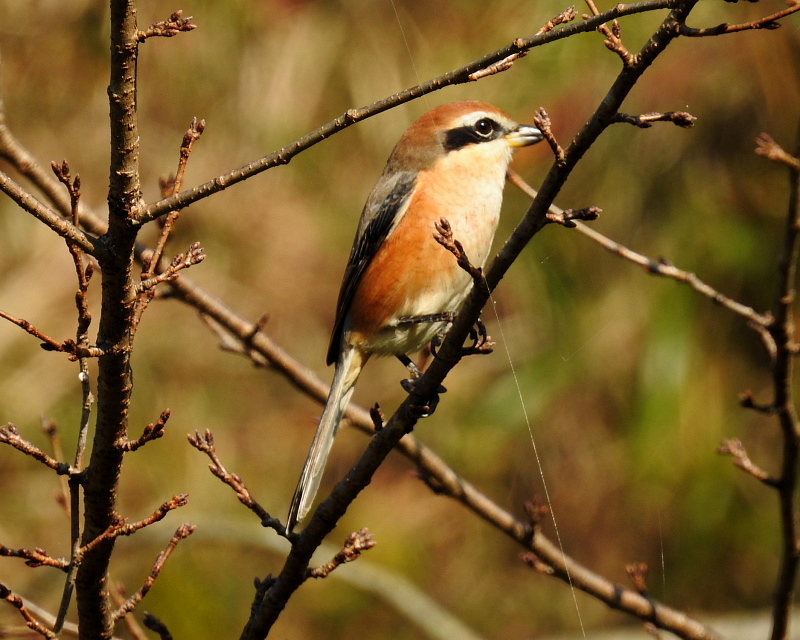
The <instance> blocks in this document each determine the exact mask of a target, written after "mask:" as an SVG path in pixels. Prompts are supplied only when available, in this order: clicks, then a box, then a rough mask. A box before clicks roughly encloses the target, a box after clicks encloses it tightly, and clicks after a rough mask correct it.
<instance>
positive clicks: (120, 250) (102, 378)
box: [75, 0, 142, 638]
mask: <svg viewBox="0 0 800 640" xmlns="http://www.w3.org/2000/svg"><path fill="white" fill-rule="evenodd" d="M110 7H111V11H110V37H111V59H110V79H109V85H108V101H109V128H110V139H111V156H110V162H109V188H108V197H107V201H108V228H107V231H106V233H105V235H104V236H103V243H104V246H105V247H107V252H106V253H103V254H101V255H98V257H97V258H98V262H99V263H100V267H101V269H102V274H103V286H102V298H101V313H100V322H99V328H98V335H97V344H98V345H102V347H103V348H104V349H105V353H104V354H103V355H102V356H100V358H99V359H98V373H97V376H98V384H97V418H96V421H95V430H94V438H93V441H92V447H91V457H90V459H89V473H88V474H87V481H86V483H85V484H84V486H83V502H84V527H83V532H82V535H81V544H82V548H83V552H82V554H81V556H80V560H81V562H80V564H79V566H78V568H77V572H76V575H75V590H76V596H77V607H78V618H79V620H80V621H81V625H82V628H81V633H82V634H83V636H84V637H87V638H107V637H109V636H111V634H112V631H113V624H112V619H111V610H110V603H109V601H108V595H107V591H106V587H107V584H108V566H109V563H110V561H111V554H112V552H113V550H114V541H115V540H116V536H109V535H106V534H105V532H107V531H108V530H109V529H113V528H114V527H115V526H116V525H117V524H118V523H119V521H120V520H121V519H120V517H119V515H118V513H117V510H116V506H117V492H116V489H117V484H118V480H119V476H120V470H121V468H122V462H123V458H124V455H125V451H124V449H123V447H122V446H120V445H121V444H122V443H125V442H127V441H128V416H129V409H130V402H131V392H132V389H133V376H132V366H131V348H132V344H133V338H134V335H135V325H134V322H133V320H134V312H135V305H133V304H131V302H132V301H133V300H134V299H135V291H134V283H133V279H132V277H131V276H132V273H133V254H134V246H135V243H136V235H137V232H138V227H137V226H136V225H135V224H133V221H134V219H135V212H136V211H137V210H138V209H139V208H141V206H142V196H141V189H140V178H139V128H138V119H137V103H136V96H137V85H136V72H137V59H138V51H139V41H138V29H137V25H136V6H135V0H111V2H110ZM97 540H99V541H100V542H99V543H97V544H94V543H95V541H97ZM90 545H94V546H92V548H91V550H89V551H87V547H89V546H90Z"/></svg>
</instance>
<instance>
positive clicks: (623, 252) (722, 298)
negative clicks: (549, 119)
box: [508, 170, 773, 327]
mask: <svg viewBox="0 0 800 640" xmlns="http://www.w3.org/2000/svg"><path fill="white" fill-rule="evenodd" d="M508 179H509V181H510V182H511V183H512V184H513V185H515V186H516V187H519V188H520V189H521V190H522V191H523V192H525V193H526V194H527V195H529V196H531V197H532V198H535V197H536V194H537V191H536V190H535V189H533V188H532V187H531V186H530V185H529V184H528V183H527V182H525V180H523V179H522V177H521V176H520V175H519V174H518V173H516V172H515V171H513V170H509V172H508ZM549 212H550V213H551V214H552V215H554V216H556V217H562V218H563V216H564V213H565V212H564V210H563V209H560V208H559V207H557V206H555V205H551V206H550V208H549ZM574 224H575V229H576V230H577V231H579V232H580V233H582V234H583V235H585V236H586V237H587V238H589V239H591V240H593V241H594V242H596V243H597V244H599V245H600V246H601V247H603V248H604V249H606V250H607V251H610V252H611V253H614V254H616V255H618V256H620V257H622V258H625V259H626V260H630V261H631V262H633V263H634V264H638V265H639V266H640V267H642V268H644V269H645V271H647V273H650V274H652V275H658V276H664V277H666V278H671V279H673V280H677V281H678V282H683V283H685V284H688V285H689V286H690V287H692V289H694V290H695V291H697V292H698V293H701V294H702V295H704V296H706V297H707V298H709V299H711V300H713V301H714V302H716V303H718V304H720V305H722V306H723V307H725V308H726V309H728V310H730V311H733V312H734V313H736V314H738V315H740V316H742V317H743V318H746V319H747V320H749V321H750V322H752V323H754V324H756V325H758V326H761V327H769V326H770V325H771V324H772V322H773V319H772V315H771V314H770V313H758V312H757V311H756V310H755V309H753V308H752V307H748V306H747V305H745V304H742V303H741V302H738V301H736V300H734V299H732V298H729V297H728V296H726V295H724V294H722V293H720V292H719V291H717V290H716V289H714V288H713V287H711V286H709V285H707V284H706V283H705V282H703V281H702V280H700V279H699V278H698V277H697V276H696V275H695V274H693V273H690V272H688V271H683V270H682V269H679V268H678V267H676V266H675V265H673V264H672V263H670V262H668V261H666V260H664V259H661V260H658V261H656V260H653V259H652V258H648V257H647V256H643V255H642V254H640V253H636V252H635V251H633V250H631V249H628V248H627V247H625V246H623V245H621V244H620V243H619V242H616V241H615V240H611V239H610V238H608V237H606V236H604V235H603V234H602V233H600V232H598V231H596V230H595V229H593V228H592V227H590V226H588V225H585V224H581V223H580V222H577V221H576V222H575V223H574Z"/></svg>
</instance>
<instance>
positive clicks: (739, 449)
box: [717, 438, 778, 489]
mask: <svg viewBox="0 0 800 640" xmlns="http://www.w3.org/2000/svg"><path fill="white" fill-rule="evenodd" d="M717 453H721V454H722V455H727V456H733V464H735V465H736V466H737V467H739V468H740V469H742V470H744V471H746V472H747V473H749V474H750V475H751V476H753V477H754V478H755V479H756V480H759V481H761V482H763V483H764V484H765V485H767V486H768V487H772V488H773V489H775V488H777V487H778V482H777V480H775V478H773V477H772V476H771V475H769V474H768V473H767V472H766V471H764V470H763V469H762V468H761V467H759V466H758V465H757V464H755V463H754V462H753V461H752V460H750V456H748V455H747V451H745V448H744V445H743V444H742V441H741V440H737V439H735V438H734V439H732V440H728V439H727V438H726V439H725V440H723V441H722V444H720V445H719V447H717Z"/></svg>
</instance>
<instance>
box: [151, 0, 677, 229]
mask: <svg viewBox="0 0 800 640" xmlns="http://www.w3.org/2000/svg"><path fill="white" fill-rule="evenodd" d="M679 4H681V2H680V1H679V0H644V2H634V3H630V4H617V5H616V6H615V7H613V8H612V9H609V10H608V11H604V12H603V13H598V15H596V16H591V17H586V18H585V19H584V20H582V21H580V22H572V23H570V24H565V25H563V26H559V27H557V28H555V29H550V30H548V31H545V32H544V33H540V34H539V35H536V36H533V37H532V38H517V39H516V40H514V41H513V42H512V43H511V44H509V45H508V46H506V47H503V48H502V49H499V50H497V51H495V52H493V53H490V54H488V55H485V56H483V57H482V58H480V59H478V60H475V61H474V62H471V63H469V64H467V65H465V66H463V67H460V68H458V69H454V70H453V71H449V72H448V73H445V74H444V75H441V76H439V77H438V78H434V79H432V80H428V81H427V82H424V83H422V84H419V85H417V86H415V87H411V88H410V89H406V90H405V91H401V92H400V93H397V94H395V95H393V96H389V97H387V98H384V99H383V100H379V101H378V102H374V103H372V104H370V105H367V106H365V107H361V108H358V109H348V110H347V111H346V112H345V113H344V114H342V115H340V116H339V117H338V118H335V119H334V120H331V121H330V122H328V123H327V124H325V125H323V126H321V127H319V128H318V129H316V130H314V131H312V132H311V133H309V134H307V135H305V136H303V137H302V138H300V139H299V140H296V141H295V142H292V143H291V144H289V145H287V146H285V147H283V148H282V149H280V150H278V151H275V152H274V153H271V154H269V155H267V156H264V157H263V158H261V159H260V160H256V161H255V162H251V163H250V164H248V165H245V166H244V167H240V168H239V169H236V170H234V171H231V172H229V173H227V174H225V175H221V176H218V177H217V178H214V179H213V180H209V181H208V182H206V183H204V184H201V185H199V186H197V187H195V188H193V189H189V190H187V191H183V192H181V193H178V194H176V195H174V196H172V197H169V198H165V199H163V200H160V201H158V202H155V203H153V204H150V205H148V206H147V207H145V208H144V209H143V210H141V211H139V213H138V214H137V216H136V222H137V223H138V224H144V223H146V222H148V221H150V220H154V219H155V218H158V217H159V216H162V215H164V214H166V213H168V212H170V211H175V210H176V209H182V208H184V207H187V206H189V205H190V204H192V203H193V202H197V201H198V200H201V199H203V198H207V197H208V196H210V195H212V194H214V193H218V192H220V191H222V190H223V189H227V188H228V187H230V186H232V185H234V184H236V183H238V182H241V181H242V180H245V179H247V178H249V177H251V176H254V175H257V174H259V173H261V172H262V171H266V170H267V169H271V168H272V167H277V166H280V165H284V164H288V163H289V162H290V161H291V159H292V158H294V157H295V156H296V155H297V154H298V153H300V152H302V151H305V150H306V149H309V148H310V147H313V146H314V145H316V144H318V143H320V142H322V141H323V140H325V139H326V138H329V137H330V136H332V135H333V134H335V133H338V132H339V131H342V130H343V129H346V128H347V127H349V126H351V125H353V124H355V123H356V122H360V121H361V120H365V119H367V118H370V117H372V116H375V115H377V114H379V113H383V112H384V111H388V110H389V109H391V108H393V107H396V106H397V105H400V104H404V103H406V102H410V101H411V100H414V99H415V98H419V97H420V96H423V95H427V94H429V93H432V92H434V91H438V90H439V89H443V88H444V87H447V86H452V85H456V84H463V83H465V82H469V81H471V80H472V79H474V76H475V74H478V73H479V72H482V71H484V70H486V69H488V68H490V67H492V65H495V64H497V63H502V62H503V61H508V60H509V59H511V61H512V62H513V60H514V59H516V58H515V57H514V56H516V57H520V55H519V54H522V53H523V52H528V51H530V50H531V49H533V48H535V47H539V46H541V45H544V44H547V43H548V42H554V41H556V40H561V39H562V38H567V37H569V36H572V35H575V34H577V33H586V32H590V31H594V30H595V29H597V27H598V26H599V25H601V24H603V23H605V22H609V21H611V20H614V19H615V18H620V17H622V16H626V15H632V14H636V13H642V12H645V11H653V10H656V9H665V8H672V7H675V6H677V5H679ZM565 13H566V12H565Z"/></svg>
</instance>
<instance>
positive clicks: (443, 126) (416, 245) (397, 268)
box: [287, 100, 544, 532]
mask: <svg viewBox="0 0 800 640" xmlns="http://www.w3.org/2000/svg"><path fill="white" fill-rule="evenodd" d="M543 137H544V136H543V134H542V132H541V130H540V129H539V128H537V127H534V126H529V125H520V124H518V123H517V122H515V121H514V120H513V119H512V118H511V117H510V116H509V115H508V114H507V113H505V112H504V111H502V110H501V109H499V108H498V107H496V106H494V105H491V104H488V103H486V102H480V101H477V100H465V101H460V102H452V103H448V104H444V105H441V106H438V107H436V108H434V109H432V110H430V111H428V112H427V113H424V114H423V115H422V116H420V117H419V118H418V119H417V120H416V121H415V122H414V123H413V124H412V125H411V126H410V127H409V128H408V130H407V131H406V132H405V133H404V134H403V136H402V137H401V138H400V140H399V141H398V143H397V145H396V146H395V147H394V150H393V151H392V153H391V155H390V156H389V159H388V161H387V163H386V167H385V168H384V170H383V173H382V174H381V176H380V178H379V180H378V182H377V183H376V185H375V187H374V188H373V189H372V192H371V193H370V195H369V197H368V198H367V202H366V204H365V205H364V209H363V212H362V213H361V218H360V221H359V224H358V230H357V232H356V237H355V242H354V243H353V248H352V250H351V252H350V258H349V260H348V262H347V267H346V269H345V273H344V278H343V280H342V285H341V290H340V292H339V300H338V303H337V307H336V317H335V321H334V327H333V332H332V335H331V340H330V346H329V348H328V356H327V363H328V365H331V364H334V365H335V369H334V375H333V382H332V383H331V387H330V392H329V394H328V399H327V401H326V403H325V408H324V410H323V413H322V417H321V418H320V421H319V425H318V427H317V432H316V435H315V436H314V440H313V443H312V445H311V449H310V451H309V454H308V457H307V459H306V462H305V465H304V467H303V471H302V474H301V476H300V479H299V481H298V484H297V489H296V490H295V493H294V497H293V498H292V503H291V507H290V510H289V515H288V518H287V531H288V532H292V531H293V529H294V528H295V527H296V526H297V524H298V523H300V522H302V520H303V519H304V518H305V516H306V515H307V513H308V511H309V509H310V507H311V504H312V502H313V501H314V497H315V496H316V493H317V491H318V489H319V484H320V480H321V478H322V473H323V470H324V468H325V463H326V461H327V458H328V455H329V454H330V451H331V447H332V445H333V440H334V437H335V435H336V432H337V431H338V428H339V423H340V422H341V419H342V417H343V414H344V411H345V408H346V407H347V405H348V403H349V401H350V398H351V396H352V394H353V389H354V386H355V384H356V381H357V380H358V377H359V374H360V373H361V371H362V369H363V367H364V365H365V364H366V362H367V361H368V360H369V358H370V356H372V355H394V356H396V357H397V358H398V359H400V361H401V362H403V364H405V365H406V366H407V367H408V368H409V370H410V371H411V372H412V378H417V377H419V375H421V371H420V370H419V369H418V368H417V367H416V365H414V363H413V362H412V361H411V359H410V358H409V356H408V354H413V353H416V352H418V351H420V350H422V349H423V348H425V347H426V346H427V345H428V344H430V342H431V341H432V340H433V339H434V338H435V337H436V336H437V335H439V334H441V333H442V332H443V331H444V330H445V329H446V327H447V325H448V322H449V321H450V320H452V318H453V317H454V315H455V313H456V312H457V311H458V310H459V309H460V307H461V305H462V304H463V302H464V300H465V299H466V297H467V295H468V294H469V292H470V290H471V289H472V285H473V279H472V277H471V276H470V274H469V273H467V271H465V270H464V269H463V268H462V267H461V266H459V264H458V262H457V260H456V259H455V257H454V256H453V254H452V253H450V252H449V251H448V250H446V249H445V248H444V247H443V246H442V245H441V244H439V242H438V241H436V240H435V239H434V235H435V232H436V228H435V225H436V224H437V223H441V221H442V219H444V220H446V221H447V223H449V226H450V229H451V230H452V234H453V238H454V239H455V240H458V241H459V242H460V243H461V245H462V246H463V249H464V251H465V253H466V256H467V258H468V259H469V261H470V263H471V264H472V265H474V266H478V267H483V265H484V264H485V262H486V259H487V257H488V255H489V250H490V249H491V246H492V241H493V239H494V234H495V230H496V228H497V223H498V220H499V216H500V207H501V204H502V200H503V186H504V184H505V176H506V171H507V169H508V165H509V162H510V161H511V156H512V152H513V151H514V149H515V148H517V147H525V146H528V145H532V144H535V143H537V142H539V141H541V140H542V139H543ZM404 386H405V387H406V388H407V389H408V388H409V387H408V385H404Z"/></svg>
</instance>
